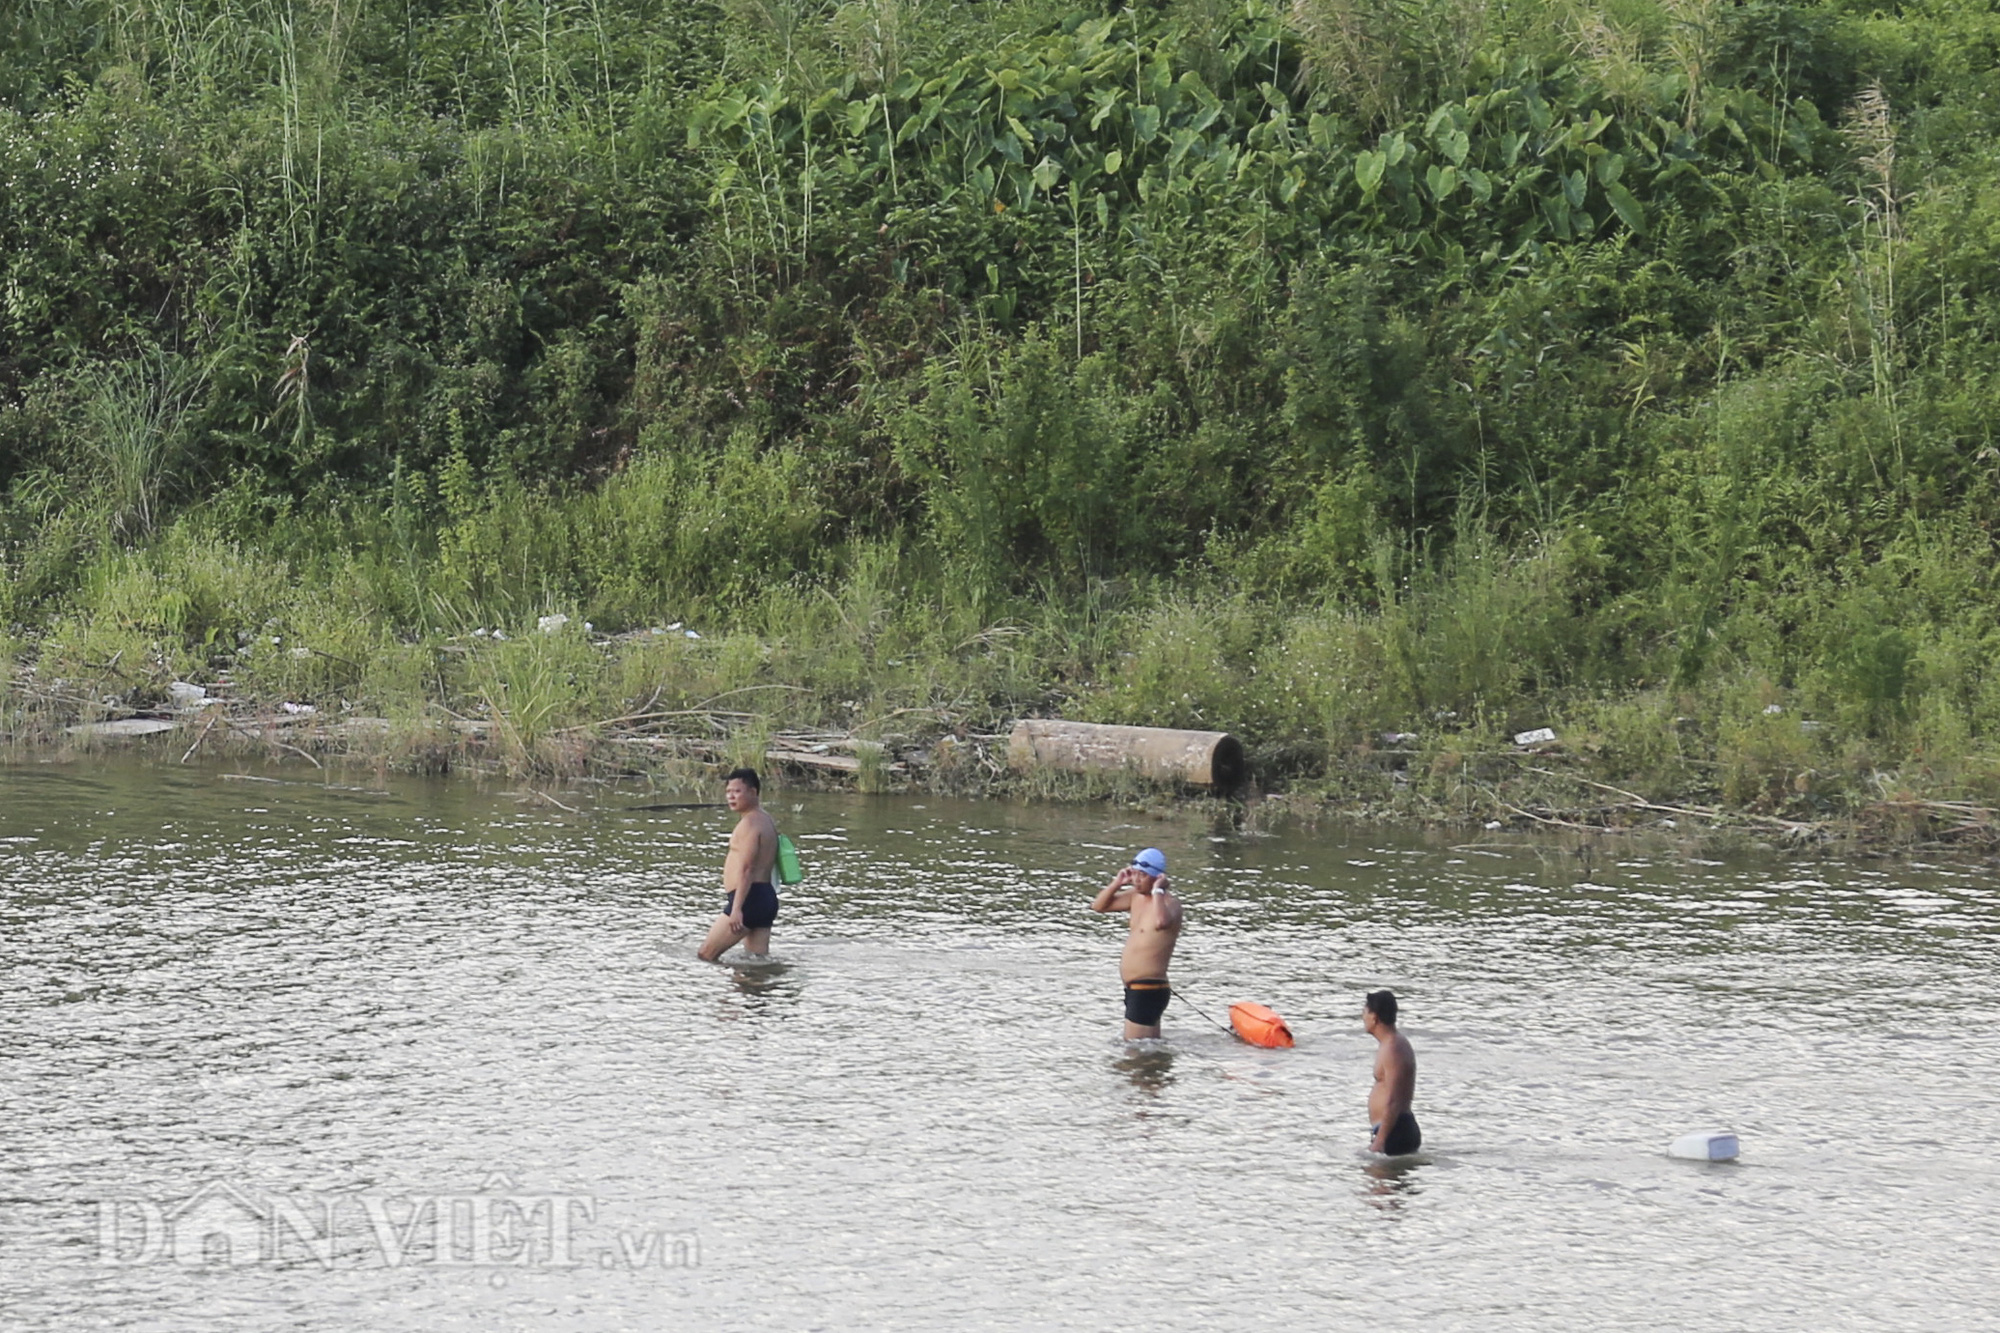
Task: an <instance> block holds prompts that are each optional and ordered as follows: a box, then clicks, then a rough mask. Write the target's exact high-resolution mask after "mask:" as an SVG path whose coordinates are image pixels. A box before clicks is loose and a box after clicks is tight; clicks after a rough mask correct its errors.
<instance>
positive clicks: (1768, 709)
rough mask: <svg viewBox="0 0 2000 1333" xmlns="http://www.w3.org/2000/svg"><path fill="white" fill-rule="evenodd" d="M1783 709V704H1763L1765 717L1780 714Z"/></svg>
mask: <svg viewBox="0 0 2000 1333" xmlns="http://www.w3.org/2000/svg"><path fill="white" fill-rule="evenodd" d="M1784 711H1785V706H1784V705H1783V704H1765V705H1764V716H1765V717H1776V716H1778V714H1780V713H1782V712H1784Z"/></svg>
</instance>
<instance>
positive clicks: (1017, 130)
mask: <svg viewBox="0 0 2000 1333" xmlns="http://www.w3.org/2000/svg"><path fill="white" fill-rule="evenodd" d="M1007 128H1008V129H1010V130H1012V131H1014V137H1015V138H1016V139H1019V140H1020V141H1021V147H1023V148H1033V147H1034V146H1035V136H1034V135H1032V134H1030V133H1028V127H1027V126H1026V125H1023V124H1022V123H1021V122H1020V121H1019V120H1018V119H1016V118H1015V117H1013V116H1009V117H1007ZM1015 160H1016V161H1019V160H1020V159H1018V158H1016V159H1015Z"/></svg>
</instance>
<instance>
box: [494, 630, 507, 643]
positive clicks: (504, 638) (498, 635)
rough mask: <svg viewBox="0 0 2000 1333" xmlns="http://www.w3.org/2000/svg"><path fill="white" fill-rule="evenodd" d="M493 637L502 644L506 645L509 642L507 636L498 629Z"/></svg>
mask: <svg viewBox="0 0 2000 1333" xmlns="http://www.w3.org/2000/svg"><path fill="white" fill-rule="evenodd" d="M493 637H494V638H496V639H498V640H500V641H501V642H502V643H505V642H506V641H507V636H506V635H505V634H502V633H501V632H500V631H499V630H497V629H496V630H494V631H493Z"/></svg>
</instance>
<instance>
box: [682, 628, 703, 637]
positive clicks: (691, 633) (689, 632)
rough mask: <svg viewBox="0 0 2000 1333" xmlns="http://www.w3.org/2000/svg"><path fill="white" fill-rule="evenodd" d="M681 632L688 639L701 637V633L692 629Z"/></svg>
mask: <svg viewBox="0 0 2000 1333" xmlns="http://www.w3.org/2000/svg"><path fill="white" fill-rule="evenodd" d="M683 633H685V634H686V635H687V636H688V637H689V638H690V639H699V638H700V637H701V635H699V634H696V633H695V632H694V631H693V630H684V631H683Z"/></svg>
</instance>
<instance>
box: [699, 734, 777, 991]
mask: <svg viewBox="0 0 2000 1333" xmlns="http://www.w3.org/2000/svg"><path fill="white" fill-rule="evenodd" d="M722 798H723V800H725V801H727V802H728V804H729V808H730V809H731V810H733V811H735V812H736V828H735V829H734V830H733V831H732V832H731V833H730V835H729V855H728V856H727V857H726V858H725V859H724V860H723V863H722V888H723V892H724V894H725V895H726V896H725V897H724V898H723V900H722V915H721V916H719V917H717V918H715V923H714V924H713V925H711V926H710V927H709V928H708V938H707V939H706V940H703V941H702V945H701V948H700V950H698V951H697V953H696V955H695V956H696V957H698V958H700V959H701V960H702V961H703V962H706V963H713V962H715V961H716V960H718V959H720V958H721V957H722V955H723V954H725V953H727V952H729V950H730V949H732V948H734V947H735V946H736V945H737V944H739V943H740V944H742V946H743V952H744V953H745V954H748V955H750V956H751V957H753V958H754V957H757V956H759V955H762V954H766V953H769V952H770V951H771V923H772V922H774V921H776V920H777V919H778V890H777V888H776V887H775V886H774V884H773V882H772V881H773V879H774V878H775V876H774V875H773V871H774V870H775V869H776V866H777V860H778V826H777V825H776V824H774V823H773V822H771V817H770V816H769V815H767V814H765V813H764V806H763V784H762V783H760V782H759V781H758V780H757V771H756V770H755V769H750V768H739V769H736V770H734V771H733V772H731V773H730V775H729V776H728V777H727V778H725V779H723V787H722Z"/></svg>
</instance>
